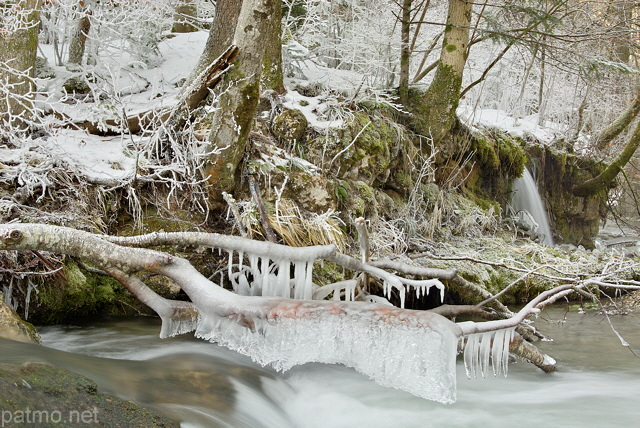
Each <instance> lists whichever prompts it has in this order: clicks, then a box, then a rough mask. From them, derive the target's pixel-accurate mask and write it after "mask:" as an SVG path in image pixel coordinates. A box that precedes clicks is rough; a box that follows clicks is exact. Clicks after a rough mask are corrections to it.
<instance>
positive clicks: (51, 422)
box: [0, 362, 179, 428]
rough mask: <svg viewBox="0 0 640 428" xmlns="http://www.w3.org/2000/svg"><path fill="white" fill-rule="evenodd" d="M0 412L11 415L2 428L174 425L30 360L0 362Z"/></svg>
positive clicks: (78, 377) (76, 376)
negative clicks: (8, 362)
mask: <svg viewBox="0 0 640 428" xmlns="http://www.w3.org/2000/svg"><path fill="white" fill-rule="evenodd" d="M0 408H1V409H3V410H4V411H7V412H9V413H10V414H11V417H12V420H11V421H7V422H8V423H9V424H8V425H7V426H21V425H23V424H24V426H38V427H43V428H48V427H52V428H53V427H59V426H63V425H64V426H82V425H87V426H89V425H90V426H97V425H99V426H110V427H124V426H126V427H177V426H179V424H178V423H176V422H172V421H171V420H168V419H166V418H164V417H163V416H161V415H160V414H158V413H156V412H155V411H153V410H151V409H147V408H144V407H141V406H139V405H137V404H135V403H133V402H131V401H126V400H122V399H120V398H117V397H114V396H109V395H104V394H101V393H100V392H98V386H97V384H96V383H95V382H94V381H92V380H91V379H88V378H86V377H84V376H82V375H79V374H76V373H73V372H70V371H68V370H65V369H63V368H59V367H55V366H51V365H48V364H42V363H33V362H29V363H22V364H20V365H18V364H7V363H0ZM29 411H31V413H29V414H28V416H27V412H29ZM54 412H57V413H54ZM78 412H82V413H81V414H82V415H83V416H82V419H80V418H79V416H80V414H79V413H78ZM58 414H59V416H60V417H58V416H57V415H58ZM76 414H77V416H76ZM74 418H75V419H74ZM19 420H20V421H21V422H18V421H19ZM76 421H78V423H75V422H76ZM80 421H82V422H87V423H85V424H81V423H80Z"/></svg>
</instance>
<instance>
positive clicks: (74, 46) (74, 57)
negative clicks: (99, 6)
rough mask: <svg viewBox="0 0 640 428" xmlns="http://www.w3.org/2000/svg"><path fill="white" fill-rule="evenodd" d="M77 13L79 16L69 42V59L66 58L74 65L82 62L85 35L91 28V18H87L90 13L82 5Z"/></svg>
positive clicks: (85, 40)
mask: <svg viewBox="0 0 640 428" xmlns="http://www.w3.org/2000/svg"><path fill="white" fill-rule="evenodd" d="M79 13H80V14H81V17H80V19H78V22H77V24H76V31H75V33H74V34H73V37H72V38H71V42H70V43H69V59H68V60H67V62H68V63H69V64H75V65H80V64H82V58H83V57H84V50H85V45H86V42H87V36H88V35H89V30H90V29H91V20H90V19H89V15H90V13H89V12H88V11H87V10H86V9H85V8H84V7H82V8H81V10H79Z"/></svg>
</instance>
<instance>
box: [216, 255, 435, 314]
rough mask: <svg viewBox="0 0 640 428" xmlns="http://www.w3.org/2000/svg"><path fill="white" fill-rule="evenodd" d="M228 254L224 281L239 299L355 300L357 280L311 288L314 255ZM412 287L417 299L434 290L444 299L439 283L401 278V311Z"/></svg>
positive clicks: (385, 288) (387, 289)
mask: <svg viewBox="0 0 640 428" xmlns="http://www.w3.org/2000/svg"><path fill="white" fill-rule="evenodd" d="M227 251H228V253H229V260H228V263H227V277H228V279H229V281H230V282H231V286H232V288H233V291H234V292H235V293H237V294H239V295H241V296H263V297H283V298H287V299H302V300H323V299H325V298H327V297H329V296H330V295H332V300H344V301H347V302H352V301H354V300H355V290H356V285H357V281H356V280H346V281H340V282H336V283H333V284H327V285H325V286H323V287H318V286H314V284H313V282H312V277H313V265H314V262H315V260H316V258H315V254H313V252H305V251H301V252H300V254H298V258H297V259H296V260H287V259H284V258H276V257H273V255H267V254H256V253H246V254H245V253H244V252H243V251H234V250H233V249H228V250H227ZM245 258H246V259H245ZM411 287H413V289H414V290H415V294H416V298H420V297H422V296H426V295H428V293H429V289H430V288H431V287H436V288H437V289H438V290H439V291H440V297H441V300H442V299H444V285H443V284H442V282H440V281H439V280H437V279H428V280H410V279H406V278H402V284H401V285H400V286H399V287H398V286H396V288H398V293H399V296H400V307H401V308H404V302H405V296H406V289H407V288H411ZM393 288H394V286H392V285H391V284H390V283H389V282H388V281H384V280H383V294H384V295H385V296H386V297H387V299H390V298H391V295H392V292H393ZM382 300H384V299H382Z"/></svg>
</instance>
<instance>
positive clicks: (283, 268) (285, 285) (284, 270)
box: [276, 260, 291, 299]
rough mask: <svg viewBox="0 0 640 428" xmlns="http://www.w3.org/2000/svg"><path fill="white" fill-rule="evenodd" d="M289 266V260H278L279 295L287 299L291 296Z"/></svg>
mask: <svg viewBox="0 0 640 428" xmlns="http://www.w3.org/2000/svg"><path fill="white" fill-rule="evenodd" d="M289 267H290V263H289V261H288V260H280V261H279V262H278V275H277V276H276V281H277V283H278V285H277V287H278V291H277V294H276V295H277V296H278V297H284V298H287V299H290V298H291V289H290V288H289V270H290V269H289Z"/></svg>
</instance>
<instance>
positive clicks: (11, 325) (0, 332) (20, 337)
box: [0, 291, 40, 343]
mask: <svg viewBox="0 0 640 428" xmlns="http://www.w3.org/2000/svg"><path fill="white" fill-rule="evenodd" d="M0 337H2V338H5V339H10V340H17V341H19V342H34V343H40V336H39V335H38V332H37V331H36V329H35V327H34V326H33V325H31V324H30V323H28V322H26V321H23V320H22V319H21V318H20V317H19V316H18V314H17V313H16V311H14V310H13V309H11V307H10V306H9V305H7V304H6V303H5V301H4V294H2V292H1V291H0Z"/></svg>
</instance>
